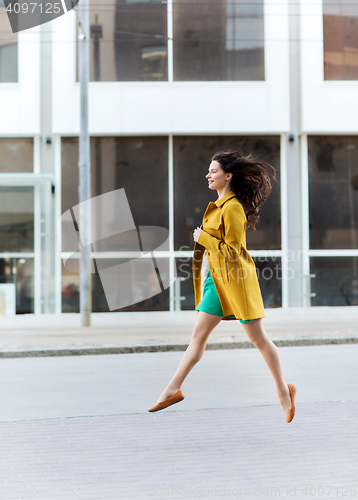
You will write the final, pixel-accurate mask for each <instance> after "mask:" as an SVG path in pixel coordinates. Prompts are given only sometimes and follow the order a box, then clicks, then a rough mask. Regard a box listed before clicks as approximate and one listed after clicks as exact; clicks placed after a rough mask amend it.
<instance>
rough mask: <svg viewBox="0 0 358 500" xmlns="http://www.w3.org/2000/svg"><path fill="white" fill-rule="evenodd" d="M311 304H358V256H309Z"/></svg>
mask: <svg viewBox="0 0 358 500" xmlns="http://www.w3.org/2000/svg"><path fill="white" fill-rule="evenodd" d="M310 265H311V273H312V274H315V275H316V277H315V278H312V279H311V292H312V293H315V294H316V296H315V297H312V299H311V304H312V305H314V306H352V305H358V257H311V259H310Z"/></svg>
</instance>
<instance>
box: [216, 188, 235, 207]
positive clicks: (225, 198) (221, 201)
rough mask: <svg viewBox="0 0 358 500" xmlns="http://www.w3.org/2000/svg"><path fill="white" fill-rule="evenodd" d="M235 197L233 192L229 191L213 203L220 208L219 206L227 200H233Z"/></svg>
mask: <svg viewBox="0 0 358 500" xmlns="http://www.w3.org/2000/svg"><path fill="white" fill-rule="evenodd" d="M234 196H236V195H235V193H234V191H232V190H231V191H229V192H228V193H226V195H225V196H223V197H222V198H220V199H217V200H216V201H215V202H214V203H215V205H216V206H217V207H221V205H223V204H224V203H225V202H226V201H227V200H230V198H233V197H234Z"/></svg>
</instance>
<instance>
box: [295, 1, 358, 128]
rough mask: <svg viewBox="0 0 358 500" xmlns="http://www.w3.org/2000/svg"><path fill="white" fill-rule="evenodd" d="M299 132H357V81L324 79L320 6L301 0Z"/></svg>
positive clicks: (319, 4)
mask: <svg viewBox="0 0 358 500" xmlns="http://www.w3.org/2000/svg"><path fill="white" fill-rule="evenodd" d="M301 40H302V43H301V88H302V132H304V133H319V134H324V133H328V134H331V133H348V134H349V133H353V134H356V133H357V123H358V121H357V116H358V82H357V81H324V52H323V8H322V4H321V3H320V2H314V3H312V4H310V3H309V2H307V1H306V0H301Z"/></svg>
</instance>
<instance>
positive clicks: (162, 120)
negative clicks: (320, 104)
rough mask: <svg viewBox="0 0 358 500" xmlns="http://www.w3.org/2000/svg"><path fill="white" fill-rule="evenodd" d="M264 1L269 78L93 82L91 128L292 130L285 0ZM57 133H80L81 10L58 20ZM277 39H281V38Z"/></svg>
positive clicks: (153, 131) (100, 130) (111, 131)
mask: <svg viewBox="0 0 358 500" xmlns="http://www.w3.org/2000/svg"><path fill="white" fill-rule="evenodd" d="M272 4H273V5H270V2H269V1H267V2H266V5H265V15H266V14H267V15H266V17H265V32H266V39H267V42H266V46H265V62H266V81H265V82H173V83H167V82H148V83H146V82H133V83H132V82H108V83H106V82H103V83H98V82H92V83H90V85H89V129H90V133H91V134H108V135H110V134H170V133H174V134H175V133H193V134H201V133H205V134H210V133H280V132H286V131H288V130H289V88H288V82H289V80H288V76H289V75H288V42H287V40H288V17H287V16H286V15H285V14H286V13H287V0H275V2H274V3H273V2H272ZM53 26H54V30H55V33H54V35H53V36H54V63H53V71H54V78H53V81H54V84H53V85H54V92H53V95H54V101H53V106H54V109H53V111H54V112H53V130H54V133H55V134H59V135H71V134H78V133H79V84H78V83H76V82H75V64H76V50H75V48H76V47H75V33H76V30H75V26H76V15H75V13H74V12H70V13H68V14H67V15H66V16H62V17H60V18H58V19H56V20H55V21H53ZM277 38H278V39H279V40H277Z"/></svg>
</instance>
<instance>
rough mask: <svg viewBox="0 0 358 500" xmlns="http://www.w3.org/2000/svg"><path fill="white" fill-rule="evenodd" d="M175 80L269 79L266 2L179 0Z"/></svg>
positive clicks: (175, 2)
mask: <svg viewBox="0 0 358 500" xmlns="http://www.w3.org/2000/svg"><path fill="white" fill-rule="evenodd" d="M173 7H174V9H173V16H174V80H179V81H180V80H182V81H195V80H197V81H199V80H200V81H202V80H204V81H212V80H251V81H253V80H264V79H265V62H264V19H263V0H259V1H255V2H248V1H247V0H215V1H214V0H197V1H195V2H192V0H174V5H173Z"/></svg>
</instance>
